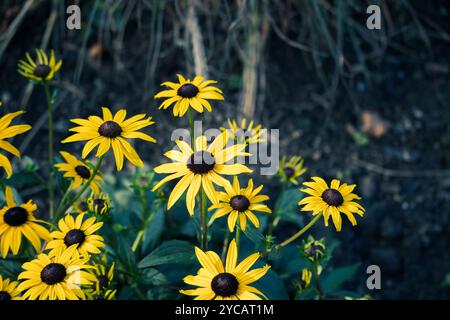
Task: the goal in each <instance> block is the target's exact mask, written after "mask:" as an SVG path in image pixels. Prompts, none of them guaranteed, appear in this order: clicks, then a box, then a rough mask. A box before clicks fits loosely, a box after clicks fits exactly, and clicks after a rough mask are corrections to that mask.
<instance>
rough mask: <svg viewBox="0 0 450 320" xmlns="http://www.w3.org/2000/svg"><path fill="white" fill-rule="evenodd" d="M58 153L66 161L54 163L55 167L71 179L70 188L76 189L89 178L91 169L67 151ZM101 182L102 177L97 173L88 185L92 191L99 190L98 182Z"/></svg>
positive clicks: (91, 172)
mask: <svg viewBox="0 0 450 320" xmlns="http://www.w3.org/2000/svg"><path fill="white" fill-rule="evenodd" d="M60 154H61V156H62V157H63V158H64V160H66V162H64V163H57V164H55V167H56V168H58V170H59V171H61V172H64V177H66V178H71V179H72V183H71V184H70V188H71V189H76V188H78V187H79V186H81V185H82V184H83V183H85V182H87V181H88V180H89V178H90V177H91V175H92V174H93V171H94V170H93V169H91V168H90V167H89V166H87V165H86V164H85V163H84V162H83V161H80V160H78V159H77V158H76V157H75V156H74V155H71V154H70V153H68V152H65V151H61V152H60ZM102 182H103V179H102V177H101V176H100V175H99V174H98V173H97V174H96V175H95V178H94V179H92V181H91V182H90V184H89V187H90V188H91V190H92V191H93V192H99V191H100V183H102Z"/></svg>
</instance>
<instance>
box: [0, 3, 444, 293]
mask: <svg viewBox="0 0 450 320" xmlns="http://www.w3.org/2000/svg"><path fill="white" fill-rule="evenodd" d="M72 4H77V5H79V6H80V8H81V22H82V23H81V30H68V29H67V28H66V19H67V17H68V16H69V15H68V14H66V8H67V6H69V5H72ZM370 4H377V5H379V6H380V8H381V14H382V28H381V30H369V29H368V28H367V27H366V19H367V18H368V14H366V9H367V6H368V5H370ZM449 15H450V3H449V2H448V1H444V0H442V1H437V0H435V1H432V0H429V1H419V0H396V1H375V0H373V1H361V0H348V1H344V0H334V1H332V0H317V1H313V0H286V1H274V0H260V1H258V0H234V1H232V0H229V1H225V0H178V1H177V0H165V1H158V0H127V1H124V0H122V1H121V0H114V1H112V0H83V1H60V0H54V1H52V0H45V1H44V0H26V1H19V0H3V1H1V3H0V65H1V73H0V83H1V84H0V99H1V100H2V101H3V104H4V107H3V108H4V109H5V110H6V111H12V110H17V109H19V108H25V109H26V110H27V114H26V115H25V116H24V118H25V121H26V122H27V123H30V124H32V125H33V130H32V131H30V132H29V133H27V134H25V135H23V137H18V138H17V139H16V141H15V145H17V146H19V147H20V150H21V152H22V154H23V155H26V156H29V157H31V158H33V159H35V160H36V161H37V162H38V163H39V162H42V163H43V164H45V163H46V157H47V153H46V152H45V151H44V150H46V149H45V148H46V145H47V141H46V139H47V127H46V123H47V122H46V120H47V118H46V113H45V111H46V105H45V99H44V96H43V93H42V90H39V89H38V87H36V86H33V85H32V84H29V83H27V81H26V80H25V79H23V78H22V77H21V76H20V75H19V74H18V73H17V72H16V69H17V62H18V59H21V58H22V57H23V56H24V53H25V52H26V51H29V50H34V48H43V49H46V50H50V49H54V50H55V51H56V54H57V56H58V57H61V58H62V59H63V66H62V69H61V72H60V73H59V74H58V76H57V81H56V83H55V86H56V88H57V91H58V94H57V98H56V107H55V108H56V112H55V121H56V130H57V132H56V139H55V141H58V145H57V146H56V148H57V150H58V149H61V148H62V146H61V145H60V144H59V141H60V140H61V139H63V138H64V137H66V136H67V128H68V127H69V125H70V123H69V121H68V119H70V118H73V117H85V116H88V115H90V114H97V113H99V111H100V110H99V107H100V106H109V107H111V108H113V109H114V110H117V109H118V108H121V107H125V108H127V109H128V111H129V113H130V114H135V113H142V112H145V113H148V114H150V115H152V116H153V117H154V119H155V120H156V121H157V124H158V126H153V127H151V128H150V130H149V133H150V134H151V135H152V136H154V137H156V138H157V139H158V144H140V146H139V147H138V151H139V153H140V154H141V155H142V158H143V159H144V161H145V162H146V163H148V164H149V165H155V164H158V163H160V162H161V155H162V152H163V151H164V150H167V149H168V145H169V142H170V133H171V131H172V130H173V129H174V128H178V127H185V126H186V119H183V118H182V119H175V120H174V118H173V117H172V115H171V112H169V111H162V110H157V106H158V101H155V100H153V95H154V94H155V93H156V92H157V91H158V90H159V89H160V87H159V85H160V83H161V82H163V81H174V80H175V79H176V76H175V75H176V73H182V74H184V75H187V76H190V77H192V76H194V75H195V74H202V75H203V76H205V77H209V78H211V79H216V80H218V81H219V87H220V88H221V89H223V91H224V95H225V98H226V100H225V102H224V103H220V104H217V103H216V104H214V110H213V112H212V113H210V114H206V115H205V119H206V122H207V125H208V126H210V127H220V126H223V125H224V124H225V122H226V119H227V118H234V119H240V118H241V117H242V116H245V117H247V118H251V119H254V120H255V121H256V122H258V123H261V124H262V125H263V127H266V128H279V129H280V154H281V155H301V156H303V157H304V158H305V165H306V166H307V167H308V168H309V171H308V172H307V174H306V175H305V176H304V179H306V178H307V177H309V176H313V175H320V176H322V177H324V178H326V179H331V178H333V177H337V178H341V179H343V180H345V181H346V182H353V183H357V184H358V193H359V194H360V195H362V197H363V202H362V203H363V205H364V206H365V207H366V210H367V214H366V216H365V217H364V218H363V219H359V224H358V226H357V227H356V228H352V227H351V226H350V224H349V223H345V224H344V228H343V231H342V232H341V233H336V232H334V230H333V229H332V228H329V229H328V230H324V228H323V227H319V228H317V230H322V231H323V232H326V236H327V237H329V238H333V239H335V240H336V241H339V242H340V243H341V246H340V247H339V249H338V250H336V251H335V260H334V264H336V265H344V264H349V263H355V262H361V267H360V270H359V271H358V273H357V274H356V277H355V278H354V280H352V282H351V283H349V284H348V287H351V288H356V289H357V290H360V291H361V292H367V289H366V287H365V284H366V278H367V275H366V273H365V269H366V267H367V266H368V265H372V264H376V265H379V266H380V268H381V271H382V289H381V290H378V291H372V292H370V294H371V295H372V296H373V297H375V298H386V299H400V298H414V299H416V298H420V299H427V298H450V289H449V286H448V285H449V284H450V251H449V250H448V244H449V240H450V233H449V231H450V226H449V218H450V216H449V212H450V202H449V199H450V197H449V192H450V166H449V165H450V152H449V148H450V126H449V124H450V121H449V120H450V112H449V102H450V64H449V58H450V16H449ZM66 148H67V147H66ZM69 148H74V149H73V150H72V151H80V150H79V148H80V145H73V146H70V147H69ZM77 148H78V149H77ZM108 163H109V164H111V165H112V164H113V161H109V162H108ZM15 165H16V166H18V165H19V163H18V162H17V161H16V162H15ZM261 179H262V182H263V183H264V184H265V185H266V186H267V188H269V190H270V192H269V193H273V194H276V193H277V192H279V183H278V182H277V180H276V179H270V178H268V177H262V178H261ZM22 193H23V196H27V195H29V196H33V197H36V196H39V195H40V194H41V195H42V200H41V201H42V202H44V203H42V206H43V207H45V192H44V190H42V189H39V188H36V187H35V186H33V185H32V184H29V185H26V184H25V185H24V187H23V192H22ZM299 214H300V213H299ZM280 229H281V230H282V231H281V235H280V234H279V236H280V237H283V234H284V235H286V234H287V233H293V232H295V229H293V228H292V226H289V225H281V226H280ZM447 275H448V276H447Z"/></svg>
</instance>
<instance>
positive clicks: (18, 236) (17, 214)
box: [0, 187, 50, 258]
mask: <svg viewBox="0 0 450 320" xmlns="http://www.w3.org/2000/svg"><path fill="white" fill-rule="evenodd" d="M5 197H6V206H4V207H3V208H2V209H0V248H1V253H2V256H3V258H5V257H6V256H7V255H8V251H9V249H11V251H12V253H13V254H15V255H16V254H17V253H18V252H19V249H20V245H21V243H22V235H23V236H25V237H26V238H27V239H28V240H29V241H30V242H31V244H32V245H33V247H34V249H35V250H36V251H37V252H39V251H40V250H41V239H43V240H49V239H50V233H49V232H48V230H47V229H45V228H44V227H43V226H41V225H39V224H38V223H41V222H43V223H45V222H44V221H42V220H38V219H36V218H35V217H34V215H33V212H34V211H35V210H36V209H37V206H36V204H35V203H34V202H33V201H31V200H29V201H28V202H27V203H24V204H20V205H17V204H16V202H15V201H14V197H13V193H12V190H11V188H10V187H6V190H5Z"/></svg>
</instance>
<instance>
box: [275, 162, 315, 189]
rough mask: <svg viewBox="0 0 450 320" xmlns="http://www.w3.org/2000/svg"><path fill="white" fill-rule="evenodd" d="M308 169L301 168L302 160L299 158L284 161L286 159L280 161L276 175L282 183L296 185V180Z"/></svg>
mask: <svg viewBox="0 0 450 320" xmlns="http://www.w3.org/2000/svg"><path fill="white" fill-rule="evenodd" d="M307 170H308V169H306V168H304V167H303V159H302V157H300V156H294V157H291V158H290V159H289V161H287V160H286V157H283V158H282V159H281V163H280V167H279V169H278V174H279V175H280V176H281V179H282V180H283V181H290V182H291V183H293V184H295V185H297V184H298V181H297V178H298V177H300V176H301V175H302V174H304V173H305V172H306V171H307Z"/></svg>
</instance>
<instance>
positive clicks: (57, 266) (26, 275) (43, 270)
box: [17, 245, 95, 300]
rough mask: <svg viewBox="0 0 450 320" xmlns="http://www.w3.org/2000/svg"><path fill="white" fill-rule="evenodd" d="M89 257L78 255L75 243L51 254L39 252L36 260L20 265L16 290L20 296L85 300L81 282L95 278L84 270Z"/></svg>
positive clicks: (87, 267) (87, 282)
mask: <svg viewBox="0 0 450 320" xmlns="http://www.w3.org/2000/svg"><path fill="white" fill-rule="evenodd" d="M88 260H89V258H85V257H83V258H82V257H80V255H79V254H78V251H77V248H76V245H73V246H72V247H70V248H68V249H65V250H64V249H63V248H62V247H60V248H59V249H58V250H57V252H55V254H54V255H51V256H50V255H47V254H45V253H41V254H40V255H39V256H38V257H37V259H34V260H33V261H30V262H26V263H24V264H23V265H22V268H23V269H24V270H25V271H23V272H22V273H21V274H20V275H19V277H18V279H20V280H24V281H22V282H21V283H20V284H19V286H18V287H17V289H18V290H19V291H22V292H23V298H24V299H30V300H35V299H40V300H47V299H49V300H66V299H67V300H78V299H85V298H86V295H85V294H84V292H83V290H82V289H81V286H82V285H89V284H91V283H92V282H94V281H95V276H94V275H92V274H90V273H88V272H87V271H86V270H85V269H89V268H91V266H90V265H88V264H87V262H88Z"/></svg>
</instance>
